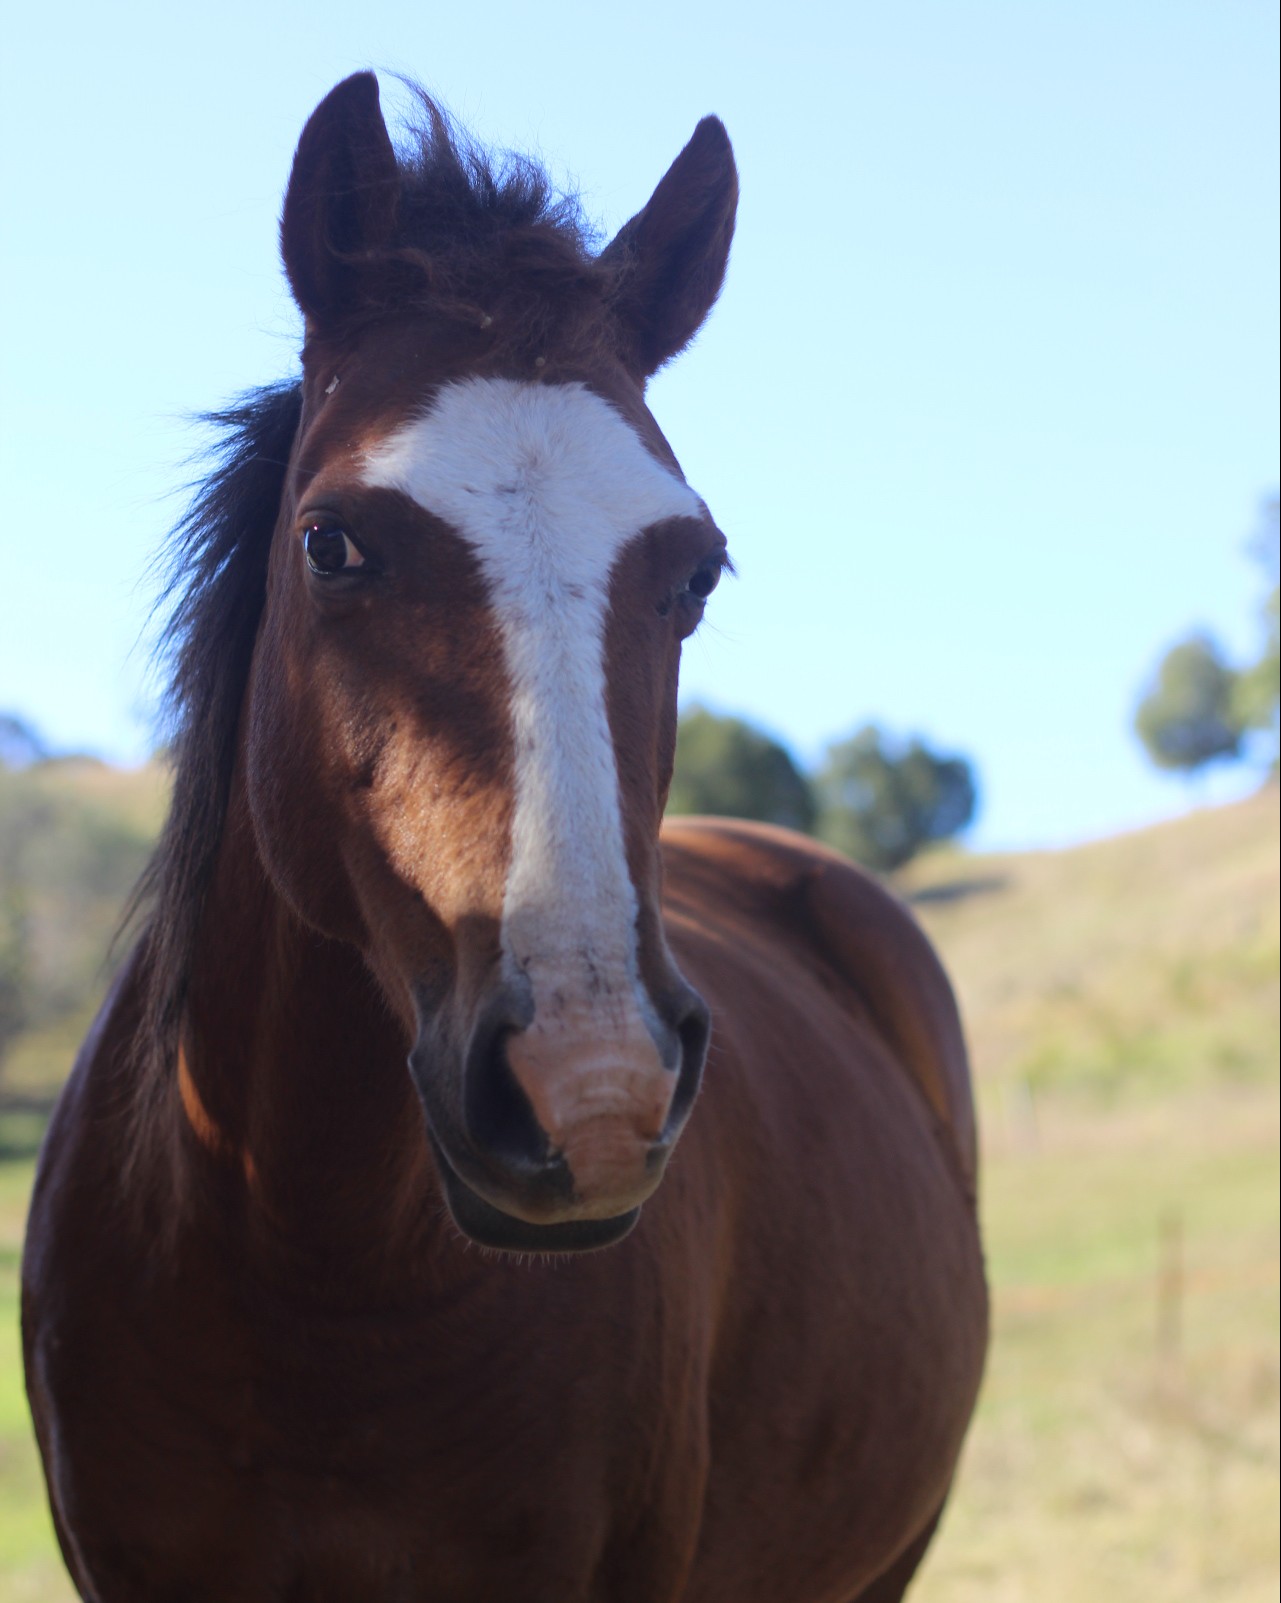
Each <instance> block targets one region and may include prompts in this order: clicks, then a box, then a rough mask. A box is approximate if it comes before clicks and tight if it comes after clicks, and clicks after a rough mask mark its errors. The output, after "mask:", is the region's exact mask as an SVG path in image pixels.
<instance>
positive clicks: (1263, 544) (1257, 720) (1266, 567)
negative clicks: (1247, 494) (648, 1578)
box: [1232, 496, 1281, 773]
mask: <svg viewBox="0 0 1281 1603" xmlns="http://www.w3.org/2000/svg"><path fill="white" fill-rule="evenodd" d="M1277 523H1278V502H1277V497H1276V496H1273V497H1272V498H1271V500H1269V501H1267V502H1265V503H1264V507H1263V516H1262V518H1261V520H1260V525H1259V530H1258V533H1257V534H1256V535H1255V537H1254V539H1253V540H1252V541H1251V542H1250V549H1251V552H1252V554H1253V555H1254V556H1255V557H1256V558H1257V559H1258V560H1259V562H1260V564H1261V565H1262V567H1263V571H1264V573H1265V574H1266V576H1267V578H1268V579H1269V580H1270V581H1271V588H1270V590H1269V591H1268V595H1267V598H1266V600H1265V601H1264V603H1263V608H1262V612H1263V637H1264V638H1263V649H1262V651H1261V652H1260V654H1259V659H1258V661H1257V662H1255V663H1253V664H1252V665H1251V666H1250V667H1248V668H1244V669H1242V671H1241V672H1240V673H1239V674H1238V675H1237V679H1236V684H1235V685H1234V687H1233V698H1232V711H1233V714H1234V716H1235V718H1236V720H1237V722H1238V723H1239V724H1240V726H1241V727H1242V729H1258V730H1264V731H1267V732H1268V733H1269V734H1270V735H1271V736H1272V771H1273V773H1275V772H1276V771H1277V766H1278V751H1277V745H1278V729H1277V725H1278V710H1279V709H1281V639H1279V638H1278V636H1279V634H1281V594H1279V592H1278V585H1277V578H1278V572H1277V570H1278V566H1281V552H1279V551H1278V540H1277Z"/></svg>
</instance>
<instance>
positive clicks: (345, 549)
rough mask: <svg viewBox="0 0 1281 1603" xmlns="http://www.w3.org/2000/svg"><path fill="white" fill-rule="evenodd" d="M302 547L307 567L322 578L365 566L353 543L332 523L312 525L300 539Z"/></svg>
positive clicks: (347, 535) (348, 536)
mask: <svg viewBox="0 0 1281 1603" xmlns="http://www.w3.org/2000/svg"><path fill="white" fill-rule="evenodd" d="M302 546H303V550H304V551H305V552H306V554H307V566H308V567H309V568H310V569H311V571H312V572H313V573H318V574H321V575H322V576H323V577H328V576H329V575H330V574H334V573H351V572H353V571H354V570H355V569H356V568H363V567H364V566H365V559H364V557H363V556H362V555H361V553H360V549H359V547H358V546H357V545H356V543H355V541H354V540H353V539H352V538H351V536H350V535H349V534H347V533H346V531H345V530H343V529H340V528H338V527H337V526H336V525H334V524H332V523H313V524H312V526H311V527H310V528H309V529H308V530H307V532H306V533H305V534H304V535H303V537H302Z"/></svg>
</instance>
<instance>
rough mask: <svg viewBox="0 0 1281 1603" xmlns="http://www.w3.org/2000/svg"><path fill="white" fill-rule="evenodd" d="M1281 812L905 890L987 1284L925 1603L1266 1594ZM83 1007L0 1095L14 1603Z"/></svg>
mask: <svg viewBox="0 0 1281 1603" xmlns="http://www.w3.org/2000/svg"><path fill="white" fill-rule="evenodd" d="M28 774H29V775H30V776H31V778H32V782H33V783H36V784H38V785H40V786H43V787H45V789H46V792H47V794H48V796H50V797H52V798H53V799H54V802H53V803H51V806H53V808H54V814H55V815H56V816H58V817H61V818H64V820H65V818H67V817H70V816H71V815H72V814H74V813H75V810H76V809H77V808H81V807H83V808H85V809H87V810H88V812H89V813H90V814H93V816H95V817H97V818H98V820H99V823H100V824H101V825H102V827H103V828H108V825H110V828H116V827H117V826H119V830H120V831H122V832H123V834H122V835H121V834H118V835H117V836H116V837H113V838H115V839H116V842H117V846H119V845H120V842H121V840H122V839H123V838H125V837H127V838H128V840H129V841H131V842H132V845H131V846H130V847H129V851H134V850H135V849H137V850H141V849H142V846H143V845H144V844H145V840H146V838H148V837H149V835H150V833H151V831H152V830H153V829H154V827H155V825H156V823H157V821H158V817H159V811H160V808H161V806H162V805H163V791H164V782H163V775H161V774H160V773H158V772H157V771H142V772H141V773H140V774H137V775H132V776H128V775H119V774H116V773H115V772H114V771H112V770H103V769H101V768H99V767H84V766H80V767H73V766H64V765H58V764H50V765H42V771H39V772H38V771H36V770H29V771H28ZM68 798H71V799H68ZM4 801H5V797H4V793H3V791H0V824H2V822H3V812H2V809H3V804H4ZM54 803H56V805H54ZM60 807H61V808H65V809H68V810H69V811H66V812H58V808H60ZM95 809H96V812H95ZM112 820H115V823H114V824H113V823H112V822H111V821H112ZM1278 821H1279V820H1278V793H1277V791H1276V789H1275V788H1273V789H1271V790H1268V791H1266V792H1264V793H1262V794H1260V795H1259V796H1257V797H1255V798H1252V799H1251V800H1249V801H1247V802H1244V803H1241V804H1238V805H1236V806H1233V807H1228V808H1223V809H1218V810H1214V811H1207V812H1202V813H1197V814H1193V815H1191V816H1189V817H1187V818H1184V819H1181V820H1178V821H1176V822H1174V823H1170V824H1164V825H1161V826H1159V827H1157V828H1154V829H1149V830H1145V831H1142V832H1140V833H1137V834H1132V835H1126V836H1122V837H1118V838H1116V839H1113V840H1107V841H1102V842H1098V843H1096V844H1094V845H1089V846H1083V847H1079V848H1076V849H1074V850H1071V851H1063V852H1044V853H1031V854H1022V855H1018V856H1008V857H981V858H980V857H970V856H966V855H964V854H959V853H955V852H945V853H938V854H933V855H931V856H929V857H927V858H925V859H924V860H922V861H920V862H918V863H917V864H914V865H913V866H912V868H911V869H910V870H909V871H908V873H907V874H906V875H905V876H904V878H903V880H902V882H901V884H900V889H901V890H902V891H903V893H904V894H906V895H907V896H908V897H909V898H910V899H911V901H912V903H913V905H914V907H915V910H916V912H917V914H918V916H919V917H920V918H921V919H922V921H923V922H924V923H925V924H926V926H927V927H928V928H929V930H930V932H931V934H932V935H933V936H934V938H935V939H936V940H937V942H938V943H939V945H940V947H941V949H942V951H943V953H944V956H945V958H946V960H947V963H948V966H949V968H950V970H951V972H952V974H953V977H954V979H955V981H956V983H957V987H958V991H959V993H960V996H961V1000H962V1005H963V1008H964V1011H965V1014H966V1019H967V1026H968V1029H969V1033H970V1038H971V1043H972V1047H973V1053H974V1060H975V1067H976V1074H977V1079H978V1085H979V1102H980V1111H981V1115H982V1128H983V1141H984V1153H985V1170H984V1190H983V1213H984V1225H985V1232H986V1239H987V1246H988V1259H989V1267H990V1271H991V1276H992V1282H993V1290H994V1310H993V1312H994V1343H993V1350H992V1357H991V1361H990V1364H989V1370H988V1377H987V1382H986V1385H985V1388H984V1395H983V1399H982V1402H981V1406H980V1413H979V1417H978V1420H977V1422H976V1426H975V1429H974V1432H973V1434H972V1436H971V1438H970V1443H969V1446H968V1449H967V1452H966V1457H965V1460H964V1463H963V1466H962V1471H961V1475H960V1478H959V1482H958V1486H957V1489H956V1492H955V1495H954V1498H953V1502H952V1505H951V1508H950V1510H949V1513H948V1516H947V1519H946V1521H945V1524H944V1528H943V1532H942V1534H941V1536H940V1538H939V1540H938V1541H937V1542H936V1543H935V1546H934V1548H933V1550H932V1552H931V1556H930V1558H929V1560H928V1561H927V1565H926V1567H925V1570H924V1571H923V1573H922V1577H921V1580H920V1581H919V1583H918V1585H917V1588H916V1590H915V1592H914V1593H913V1594H912V1595H913V1597H914V1598H915V1599H916V1603H980V1600H981V1603H1094V1600H1096V1599H1107V1600H1108V1603H1140V1600H1142V1603H1148V1600H1150V1599H1151V1598H1154V1597H1160V1598H1161V1599H1162V1600H1163V1603H1193V1600H1197V1603H1200V1600H1203V1599H1215V1598H1222V1599H1223V1600H1225V1603H1227V1600H1229V1599H1230V1600H1232V1603H1255V1600H1259V1603H1262V1600H1263V1599H1265V1598H1267V1599H1269V1600H1270V1599H1272V1598H1274V1597H1275V1595H1276V1590H1275V1577H1276V1566H1277V1561H1278V1533H1277V1506H1278V1495H1279V1492H1281V1476H1279V1474H1278V1425H1277V1400H1278V1391H1279V1386H1278V1354H1279V1352H1281V1341H1279V1335H1278V1244H1279V1241H1281V1217H1279V1209H1278V1114H1279V1111H1281V1109H1279V1106H1278V1092H1277V1041H1278V982H1277V971H1278V869H1279V863H1281V848H1279V846H1278ZM68 827H70V826H68ZM108 833H110V829H108ZM49 851H50V853H51V854H52V856H53V857H54V858H56V857H57V852H56V851H55V850H54V848H52V847H50V848H49ZM128 855H129V852H123V851H122V855H121V857H120V862H121V863H123V862H124V860H125V858H126V857H128ZM73 861H78V860H77V859H73V858H70V857H69V858H68V859H67V862H68V863H71V862H73ZM64 866H65V865H64ZM55 877H56V876H55ZM70 878H71V880H72V881H74V878H75V875H74V874H72V875H71V876H70ZM67 879H68V875H67V874H66V873H63V876H62V881H63V883H64V885H65V883H66V882H67ZM101 890H102V886H101V885H99V891H101ZM109 900H110V896H109V895H108V896H107V897H106V901H109ZM55 901H56V898H55V900H54V901H50V902H49V903H48V906H47V909H46V911H47V913H48V914H49V917H50V918H52V915H53V911H55ZM58 905H60V906H61V907H62V914H59V916H63V915H64V914H65V913H66V907H67V905H68V904H58ZM94 906H95V907H96V909H97V911H95V912H94V913H93V915H92V920H91V921H90V922H91V923H92V929H93V931H94V933H93V935H92V937H90V936H89V935H88V934H87V933H86V930H87V928H88V926H87V925H86V926H84V927H83V928H82V929H81V932H80V934H79V935H78V936H77V939H79V940H81V941H82V942H84V941H88V940H90V939H91V938H92V940H95V941H101V942H102V943H103V945H104V946H105V941H106V935H107V932H108V930H109V928H110V926H111V924H112V922H113V921H114V907H111V908H108V907H107V906H106V904H105V901H104V900H103V899H102V898H101V897H100V898H99V901H98V902H95V903H94ZM108 914H110V916H107V915H108ZM56 922H57V921H56V919H54V920H53V922H51V923H50V924H49V925H48V928H49V929H53V928H54V927H55V925H56ZM67 927H68V928H70V927H71V926H70V925H68V926H67ZM78 949H79V948H78ZM94 963H95V964H96V965H97V967H95V968H94V970H93V972H94V973H95V974H96V975H97V976H98V978H97V979H96V980H94V981H93V986H91V989H92V988H93V987H96V986H100V985H101V983H102V977H103V973H104V971H103V969H102V967H101V952H100V951H99V952H98V954H97V956H96V957H95V958H94ZM86 1006H87V1001H82V1003H81V1004H80V1005H79V1006H77V1007H74V1008H71V1009H70V1010H69V1011H67V1012H66V1013H64V1014H63V1015H61V1016H60V1017H59V1018H57V1019H56V1020H54V1021H53V1022H48V1023H46V1024H44V1025H43V1026H42V1027H41V1028H39V1029H37V1030H32V1031H28V1032H27V1034H26V1035H24V1036H23V1037H22V1038H21V1039H20V1040H19V1041H18V1043H17V1045H16V1046H15V1048H14V1050H13V1053H12V1054H11V1057H10V1059H9V1063H8V1068H7V1071H6V1074H7V1079H6V1084H7V1086H8V1087H9V1094H10V1102H9V1103H8V1105H7V1106H6V1105H5V1104H4V1102H3V1100H2V1098H0V1597H3V1598H5V1599H6V1600H7V1599H10V1598H12V1599H14V1600H17V1599H19V1598H23V1599H29V1600H31V1603H54V1600H65V1599H68V1598H70V1596H71V1593H70V1588H69V1587H68V1585H67V1584H66V1582H65V1581H64V1580H63V1579H62V1576H61V1568H60V1565H59V1563H58V1560H57V1557H56V1554H55V1552H54V1549H53V1546H52V1537H51V1534H50V1532H49V1527H48V1520H47V1516H46V1515H45V1513H44V1504H43V1492H42V1489H41V1486H40V1483H39V1478H38V1471H37V1469H36V1464H35V1456H34V1448H33V1447H32V1445H31V1441H30V1435H29V1427H28V1425H27V1421H26V1411H25V1405H24V1401H23V1398H22V1390H21V1378H20V1372H19V1367H18V1359H17V1340H16V1329H15V1323H16V1287H17V1259H18V1248H19V1243H20V1240H21V1227H22V1217H23V1212H24V1207H25V1198H26V1194H27V1190H28V1188H29V1185H30V1179H31V1173H32V1164H33V1153H34V1143H35V1139H36V1137H37V1135H38V1126H39V1122H40V1112H39V1109H40V1107H41V1105H42V1103H43V1101H44V1100H45V1099H46V1098H47V1096H48V1095H49V1094H51V1092H52V1091H53V1090H54V1089H55V1088H56V1084H57V1082H58V1079H59V1078H60V1076H61V1075H62V1074H63V1073H64V1072H65V1069H66V1066H67V1063H68V1061H69V1057H70V1052H71V1050H72V1048H73V1046H74V1039H75V1038H76V1037H78V1035H79V1033H80V1030H81V1028H82V1026H83V1022H84V1010H85V1007H86ZM15 1095H16V1096H17V1098H18V1105H17V1108H16V1110H15V1106H14V1102H13V1097H14V1096H15ZM6 1154H7V1156H6ZM855 1356H856V1355H855Z"/></svg>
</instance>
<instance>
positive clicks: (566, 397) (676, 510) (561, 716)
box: [363, 378, 703, 1027]
mask: <svg viewBox="0 0 1281 1603" xmlns="http://www.w3.org/2000/svg"><path fill="white" fill-rule="evenodd" d="M365 463H366V465H365V471H364V474H363V478H364V482H365V483H366V484H369V485H376V486H381V487H383V488H387V489H393V490H400V491H402V492H403V493H404V494H406V495H408V496H410V497H411V498H412V499H413V500H415V501H416V502H417V503H418V504H419V505H420V506H422V507H424V508H426V509H427V510H428V511H429V512H432V513H434V514H435V515H436V516H437V517H439V518H442V519H444V520H445V521H446V522H447V523H449V524H450V525H451V526H452V527H453V528H454V529H455V530H457V532H458V533H459V534H460V535H462V536H463V538H464V539H466V540H467V542H468V543H469V544H470V545H471V547H472V548H473V550H474V551H475V553H476V556H477V558H478V560H479V562H480V564H481V568H482V570H483V572H484V575H485V578H486V579H487V581H488V583H489V586H490V594H491V597H492V600H493V605H494V608H495V611H496V613H497V615H498V619H499V625H500V629H501V632H502V640H503V646H504V651H505V655H506V659H507V667H508V671H509V673H510V675H511V681H512V687H513V717H514V724H515V737H516V805H515V818H514V821H513V825H512V861H511V869H510V872H509V875H508V880H507V889H506V894H505V899H504V904H503V946H504V952H505V955H506V958H507V961H508V962H509V963H510V964H511V965H513V967H514V968H515V969H516V970H517V971H520V972H523V973H525V974H527V975H528V976H529V979H530V981H531V983H532V984H533V986H534V993H535V998H536V1002H537V1005H538V1008H539V1011H540V1013H544V1012H545V1011H546V1010H547V1009H556V1008H573V1007H575V1006H576V1005H578V1006H581V1004H582V1002H583V1000H584V996H585V989H584V988H586V991H587V992H590V993H591V994H593V995H599V994H600V993H604V995H605V996H608V994H609V993H611V992H613V993H615V995H616V997H617V1003H616V1005H617V1004H622V1005H623V1006H624V1008H626V1011H627V1012H628V1013H629V1014H630V1013H631V1011H632V1010H631V1008H627V1007H626V1003H627V1001H628V1000H631V999H632V998H635V999H636V1001H637V1002H638V1003H639V1004H640V1006H641V1010H642V1012H643V1013H645V1012H648V1006H647V1003H646V1000H645V999H644V998H643V997H642V996H640V995H638V985H639V981H638V975H637V972H636V934H635V926H636V914H637V903H636V893H635V890H634V888H633V886H632V881H631V875H630V873H629V872H628V867H627V858H626V852H625V848H624V842H623V826H622V818H621V813H620V809H619V797H618V772H617V766H616V763H615V759H614V744H613V739H612V736H611V734H610V729H609V719H608V715H607V711H606V704H605V669H604V628H605V617H606V612H607V610H608V604H609V581H610V574H611V571H612V569H613V566H614V563H615V561H616V559H617V557H618V555H619V553H620V552H621V551H622V549H623V547H624V546H625V545H626V544H627V542H628V541H629V540H631V539H632V538H633V537H634V536H635V535H637V534H638V533H639V532H640V531H641V530H642V529H644V528H646V527H648V526H649V525H650V524H653V523H657V522H659V521H660V520H661V519H664V518H671V517H681V516H683V517H701V516H702V515H703V505H702V502H701V501H700V500H699V499H698V497H697V496H696V495H695V494H694V492H693V491H692V490H691V489H690V488H689V487H688V485H686V484H684V483H683V482H682V481H681V480H680V479H678V478H677V477H676V476H675V475H674V474H672V473H670V472H669V471H668V470H667V469H666V468H664V467H663V466H662V465H661V464H660V463H659V462H657V461H656V460H655V458H654V457H653V456H651V455H650V453H649V452H648V451H647V450H646V449H645V447H644V446H643V445H642V444H641V442H640V440H639V439H638V438H637V436H636V434H635V432H634V431H633V430H632V428H631V427H630V426H629V425H628V424H627V423H626V422H624V420H623V418H622V417H621V416H620V415H619V413H617V412H616V411H615V410H614V409H613V407H611V406H610V405H609V404H608V403H607V402H605V401H603V400H601V398H600V397H599V396H597V395H594V394H593V393H592V392H591V391H590V390H588V389H585V388H584V387H583V386H582V385H580V384H568V385H546V384H522V383H516V382H514V381H512V380H509V379H481V378H471V379H465V380H463V381H461V382H459V383H456V384H451V385H448V386H446V387H445V388H444V389H443V390H441V391H440V393H439V394H438V395H437V397H436V399H435V401H434V403H433V405H432V407H431V410H430V411H429V412H428V413H427V415H426V416H424V417H421V418H418V419H416V420H415V421H413V422H411V423H407V424H405V425H404V426H403V427H402V428H400V429H398V430H397V431H396V432H395V433H394V434H392V435H391V436H390V437H389V438H388V439H386V440H384V441H383V442H382V443H381V444H379V445H377V446H375V447H373V448H372V449H370V450H369V451H367V453H366V458H365ZM624 976H625V977H626V978H625V979H624ZM620 981H621V982H623V984H622V986H620ZM620 989H621V990H622V991H623V992H624V994H623V995H618V994H617V993H618V992H619V990H620ZM602 1000H603V997H602ZM633 1017H634V1015H633ZM622 1022H623V1021H622V1020H620V1024H621V1023H622ZM624 1027H625V1026H624Z"/></svg>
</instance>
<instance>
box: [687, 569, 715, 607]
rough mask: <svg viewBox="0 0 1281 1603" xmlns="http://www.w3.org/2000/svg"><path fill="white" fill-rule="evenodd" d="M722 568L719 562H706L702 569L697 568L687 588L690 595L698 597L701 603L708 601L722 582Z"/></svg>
mask: <svg viewBox="0 0 1281 1603" xmlns="http://www.w3.org/2000/svg"><path fill="white" fill-rule="evenodd" d="M721 566H722V565H721V563H720V562H719V561H717V562H705V563H704V564H703V566H702V567H701V568H696V569H695V570H694V573H693V575H692V576H691V578H690V581H689V583H688V584H687V585H686V586H685V588H686V589H687V590H688V591H689V593H690V595H692V596H696V597H697V598H698V600H700V601H706V600H707V598H708V596H710V595H711V593H712V591H713V590H715V588H716V586H717V585H718V584H719V583H720V582H721Z"/></svg>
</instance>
